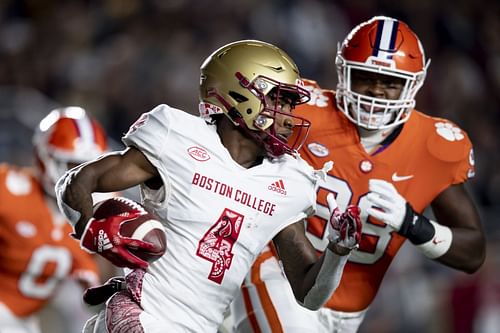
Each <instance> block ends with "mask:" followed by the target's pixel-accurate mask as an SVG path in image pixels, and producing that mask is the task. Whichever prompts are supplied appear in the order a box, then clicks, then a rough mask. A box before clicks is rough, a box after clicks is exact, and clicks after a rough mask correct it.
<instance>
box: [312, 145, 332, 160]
mask: <svg viewBox="0 0 500 333" xmlns="http://www.w3.org/2000/svg"><path fill="white" fill-rule="evenodd" d="M307 149H309V151H310V152H311V153H312V154H313V155H315V156H318V157H325V156H328V154H330V151H329V150H328V148H326V147H325V146H323V145H322V144H321V143H317V142H311V143H310V144H308V145H307Z"/></svg>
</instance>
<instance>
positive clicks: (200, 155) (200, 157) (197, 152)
mask: <svg viewBox="0 0 500 333" xmlns="http://www.w3.org/2000/svg"><path fill="white" fill-rule="evenodd" d="M187 151H188V154H189V156H191V157H192V158H194V159H195V160H197V161H200V162H205V161H208V160H209V159H210V155H208V153H207V151H206V150H205V149H203V148H201V147H196V146H194V147H190V148H188V150H187Z"/></svg>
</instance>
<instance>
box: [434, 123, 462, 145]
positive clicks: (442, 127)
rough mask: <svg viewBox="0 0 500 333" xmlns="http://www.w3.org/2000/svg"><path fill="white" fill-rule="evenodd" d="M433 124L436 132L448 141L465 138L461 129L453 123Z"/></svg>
mask: <svg viewBox="0 0 500 333" xmlns="http://www.w3.org/2000/svg"><path fill="white" fill-rule="evenodd" d="M434 125H435V126H436V132H437V134H439V135H440V136H441V137H443V138H444V139H446V140H448V141H460V140H463V139H464V138H465V136H464V134H463V133H462V130H461V129H460V128H459V127H457V126H454V125H453V124H450V123H444V122H438V123H436V124H434Z"/></svg>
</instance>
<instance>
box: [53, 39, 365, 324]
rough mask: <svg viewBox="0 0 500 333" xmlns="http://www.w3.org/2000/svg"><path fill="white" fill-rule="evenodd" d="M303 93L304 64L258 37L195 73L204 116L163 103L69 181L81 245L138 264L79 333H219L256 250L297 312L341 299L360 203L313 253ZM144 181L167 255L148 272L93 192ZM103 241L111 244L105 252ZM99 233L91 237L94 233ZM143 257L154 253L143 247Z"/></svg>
mask: <svg viewBox="0 0 500 333" xmlns="http://www.w3.org/2000/svg"><path fill="white" fill-rule="evenodd" d="M308 99H309V94H308V93H307V91H306V90H304V89H303V88H302V87H301V81H300V78H299V73H298V69H297V66H296V65H295V63H294V62H293V60H292V59H291V58H290V57H289V56H288V55H287V54H285V53H284V52H283V51H282V50H280V49H279V48H277V47H275V46H273V45H271V44H268V43H264V42H261V41H252V40H247V41H239V42H235V43H231V44H228V45H225V46H223V47H222V48H220V49H218V50H216V51H215V52H214V53H213V54H212V55H210V56H209V57H208V58H207V59H206V60H205V62H204V63H203V64H202V66H201V78H200V100H201V102H200V114H201V117H195V116H193V115H190V114H188V113H186V112H183V111H181V110H177V109H174V108H172V107H169V106H167V105H159V106H157V107H156V108H154V109H153V110H152V111H150V112H147V113H144V114H143V115H142V116H141V117H140V118H139V120H138V121H137V122H136V123H135V124H133V125H132V126H131V128H130V130H129V132H128V133H127V134H126V135H125V136H124V138H123V141H124V143H125V144H126V145H127V146H128V148H126V149H125V150H124V151H120V152H114V153H111V154H108V155H106V156H103V157H101V158H100V159H97V160H95V161H93V162H90V163H87V164H85V165H83V166H80V167H78V168H76V169H73V170H71V171H70V172H68V173H66V175H65V176H64V177H63V178H61V179H60V180H59V182H58V184H57V186H56V188H57V193H58V203H59V207H60V209H61V210H62V211H63V212H64V213H65V214H66V215H67V216H68V218H69V220H70V221H71V222H72V224H73V226H74V228H75V233H76V237H77V238H80V239H81V245H82V247H84V248H86V249H88V250H93V251H96V252H98V250H99V251H100V252H99V254H101V255H102V256H104V257H106V258H108V259H109V260H111V261H112V262H114V263H115V264H117V265H120V266H127V267H129V268H134V270H132V271H128V270H127V271H128V274H127V275H126V278H125V279H126V288H125V289H124V290H121V291H119V292H117V293H115V294H114V295H113V296H112V297H111V298H110V299H109V300H108V301H107V303H106V308H105V309H104V310H103V311H101V312H100V313H99V315H98V316H96V317H95V318H93V319H91V320H89V322H88V323H87V325H86V327H85V329H84V330H85V332H112V333H113V332H165V331H169V332H215V331H216V330H217V328H218V327H219V325H220V324H221V322H222V321H223V319H224V313H225V311H226V310H227V309H228V307H229V304H230V302H231V300H232V299H233V297H234V295H235V294H236V292H237V290H238V289H239V287H240V285H241V283H242V281H243V279H244V278H245V275H246V274H247V273H248V271H249V269H250V266H251V264H252V262H253V261H254V259H255V258H256V257H257V255H258V253H259V252H260V251H261V250H262V249H263V248H264V247H265V246H267V244H268V243H269V241H270V240H273V241H274V246H275V250H276V252H277V253H278V254H279V256H280V258H281V260H282V262H283V269H284V273H285V274H286V276H287V277H288V279H289V281H290V284H291V286H292V289H293V292H294V295H295V297H296V299H297V301H298V302H299V303H301V304H302V305H303V306H305V307H307V308H309V309H318V308H320V307H321V306H322V305H323V304H324V302H325V301H326V300H327V299H328V298H329V297H330V296H331V294H332V293H333V292H334V290H335V288H336V286H337V284H338V282H339V280H340V277H341V274H342V270H343V266H344V264H345V262H346V261H347V257H348V254H349V253H350V250H351V249H352V248H353V247H355V246H356V245H357V243H358V241H359V236H360V232H361V230H360V228H361V223H360V220H359V208H358V207H357V206H352V207H349V208H348V209H347V210H346V211H345V212H344V213H340V212H339V210H338V208H337V207H336V203H335V200H334V199H333V196H331V197H330V200H329V206H330V211H331V214H330V215H331V217H330V219H329V223H328V224H329V228H330V229H331V232H330V234H331V237H330V239H331V241H330V243H329V245H328V249H327V250H326V251H325V253H324V254H323V255H322V256H321V257H319V258H318V256H317V255H316V252H315V250H314V248H313V246H312V245H311V243H310V242H309V241H308V239H307V238H306V237H305V232H304V222H303V221H304V219H305V218H306V217H307V216H310V215H311V214H313V213H314V211H315V202H316V187H317V185H316V184H317V182H318V180H319V179H320V178H321V177H323V176H324V175H325V174H326V171H327V170H328V169H329V168H330V167H331V163H327V164H326V165H325V167H324V168H323V170H313V169H312V168H311V167H310V166H309V165H308V164H307V163H306V162H304V161H303V160H302V159H301V158H300V157H299V156H298V155H297V154H296V149H297V148H298V146H300V144H301V143H302V142H303V140H304V138H305V136H306V135H307V131H308V126H309V123H308V121H307V120H306V119H303V118H299V117H294V116H293V114H292V111H293V108H294V106H295V105H297V104H300V103H304V102H306V101H307V100H308ZM291 135H294V137H295V138H296V139H295V140H292V141H293V142H294V144H290V145H289V144H287V141H288V139H289V138H290V137H291ZM137 184H140V186H141V194H142V203H143V204H144V205H145V206H146V207H148V208H150V209H152V210H153V211H154V212H155V213H156V214H157V216H159V217H160V219H161V220H162V222H163V224H164V228H165V230H166V234H167V251H166V253H165V254H164V255H163V256H162V257H161V258H160V259H158V260H157V261H155V262H153V263H151V264H149V265H148V263H146V262H144V261H142V260H140V259H139V258H137V257H136V256H134V255H132V254H131V253H130V252H129V251H128V250H129V248H127V244H128V242H127V240H124V239H123V238H122V237H121V236H120V234H119V233H117V232H116V231H113V230H118V229H119V223H120V221H123V219H121V220H120V218H118V217H117V216H115V217H113V218H112V219H108V220H106V222H104V223H102V222H97V221H95V220H93V219H92V218H91V217H92V201H91V200H90V195H91V193H92V192H96V191H97V192H107V191H118V190H124V189H126V188H128V187H131V186H134V185H137ZM102 233H107V234H108V237H109V239H111V240H112V244H113V247H112V248H111V249H103V248H100V249H98V248H97V246H96V245H95V244H97V243H98V236H97V235H99V234H102ZM94 235H96V236H94ZM135 243H136V244H139V245H138V246H139V248H141V249H145V250H147V249H149V248H150V246H151V244H148V243H145V242H139V241H135Z"/></svg>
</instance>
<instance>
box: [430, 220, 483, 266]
mask: <svg viewBox="0 0 500 333" xmlns="http://www.w3.org/2000/svg"><path fill="white" fill-rule="evenodd" d="M451 231H452V233H453V241H452V243H451V247H450V249H449V250H448V251H447V252H446V253H445V254H444V255H443V256H441V257H439V258H437V259H436V260H437V261H439V262H440V263H442V264H444V265H446V266H448V267H451V268H454V269H458V270H461V271H463V272H466V273H470V274H472V273H474V272H476V271H477V270H478V269H479V268H480V267H481V265H482V264H483V262H484V259H485V256H486V240H485V239H484V235H483V233H482V232H481V230H471V229H466V228H451Z"/></svg>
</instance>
